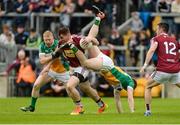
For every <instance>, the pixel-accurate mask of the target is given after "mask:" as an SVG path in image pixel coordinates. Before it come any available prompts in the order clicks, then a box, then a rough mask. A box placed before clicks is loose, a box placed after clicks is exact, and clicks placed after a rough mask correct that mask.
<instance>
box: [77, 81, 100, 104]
mask: <svg viewBox="0 0 180 125" xmlns="http://www.w3.org/2000/svg"><path fill="white" fill-rule="evenodd" d="M79 87H80V89H81V90H82V91H83V92H84V93H86V94H87V95H88V96H89V97H91V98H92V99H93V100H94V101H95V102H97V101H98V100H99V99H100V97H99V95H98V94H97V91H96V90H95V89H93V88H92V87H91V86H90V83H89V81H86V82H84V83H81V84H80V85H79Z"/></svg>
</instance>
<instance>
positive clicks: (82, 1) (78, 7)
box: [71, 0, 92, 33]
mask: <svg viewBox="0 0 180 125" xmlns="http://www.w3.org/2000/svg"><path fill="white" fill-rule="evenodd" d="M74 12H77V13H87V14H92V11H91V4H90V3H89V2H88V1H87V0H77V1H76V3H75V10H74ZM88 22H89V20H88V19H87V18H82V17H74V18H72V20H71V26H72V27H71V32H72V33H77V32H80V31H81V28H82V27H83V26H85V25H86V24H87V23H88Z"/></svg>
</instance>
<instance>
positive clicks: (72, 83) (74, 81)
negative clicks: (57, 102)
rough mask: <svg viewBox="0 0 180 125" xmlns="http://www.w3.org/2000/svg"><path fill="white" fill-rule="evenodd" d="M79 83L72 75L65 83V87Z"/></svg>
mask: <svg viewBox="0 0 180 125" xmlns="http://www.w3.org/2000/svg"><path fill="white" fill-rule="evenodd" d="M78 84H79V79H78V78H77V77H76V76H74V75H72V76H71V77H70V78H69V80H68V82H67V83H66V87H67V88H75V87H76V86H77V85H78Z"/></svg>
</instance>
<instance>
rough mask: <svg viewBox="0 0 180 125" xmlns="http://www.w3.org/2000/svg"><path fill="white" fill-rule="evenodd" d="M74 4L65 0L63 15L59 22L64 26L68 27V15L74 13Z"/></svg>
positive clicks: (70, 0)
mask: <svg viewBox="0 0 180 125" xmlns="http://www.w3.org/2000/svg"><path fill="white" fill-rule="evenodd" d="M74 9H75V4H74V3H72V0H65V6H64V12H65V14H61V15H62V16H60V20H61V22H62V24H63V25H64V26H68V27H69V25H70V15H71V14H72V13H73V12H74Z"/></svg>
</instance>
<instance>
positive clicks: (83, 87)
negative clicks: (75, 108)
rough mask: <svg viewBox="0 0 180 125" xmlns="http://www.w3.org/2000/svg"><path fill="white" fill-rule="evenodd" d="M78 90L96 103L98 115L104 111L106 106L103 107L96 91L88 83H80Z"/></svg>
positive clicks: (103, 104)
mask: <svg viewBox="0 0 180 125" xmlns="http://www.w3.org/2000/svg"><path fill="white" fill-rule="evenodd" d="M80 88H81V90H82V91H83V92H84V93H86V94H87V95H88V96H89V97H91V98H92V99H93V100H94V101H95V102H96V103H97V105H98V106H99V109H98V113H102V112H104V110H105V109H106V108H107V105H105V103H104V102H103V101H102V100H101V98H100V97H99V95H98V93H97V91H96V90H95V89H93V88H92V87H91V86H90V83H89V81H87V82H84V83H81V84H80Z"/></svg>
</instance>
